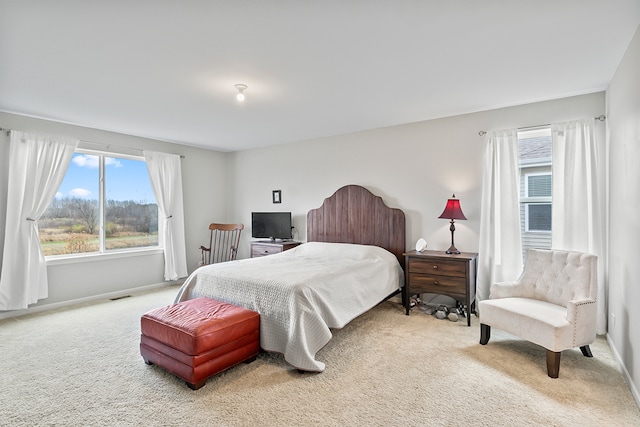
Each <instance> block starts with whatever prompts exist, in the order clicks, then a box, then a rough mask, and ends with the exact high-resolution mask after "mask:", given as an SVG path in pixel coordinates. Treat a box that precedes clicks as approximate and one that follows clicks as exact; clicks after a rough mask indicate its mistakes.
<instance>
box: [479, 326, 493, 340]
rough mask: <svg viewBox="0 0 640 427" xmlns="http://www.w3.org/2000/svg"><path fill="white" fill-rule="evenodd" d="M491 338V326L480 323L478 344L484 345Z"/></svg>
mask: <svg viewBox="0 0 640 427" xmlns="http://www.w3.org/2000/svg"><path fill="white" fill-rule="evenodd" d="M490 338H491V326H489V325H485V324H484V323H481V324H480V344H482V345H485V344H486V343H488V342H489V339H490Z"/></svg>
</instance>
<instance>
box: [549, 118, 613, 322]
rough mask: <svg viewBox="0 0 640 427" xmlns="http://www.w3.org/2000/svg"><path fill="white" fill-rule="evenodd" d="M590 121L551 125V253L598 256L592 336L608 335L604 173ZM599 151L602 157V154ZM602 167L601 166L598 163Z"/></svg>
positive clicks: (592, 122) (592, 120)
mask: <svg viewBox="0 0 640 427" xmlns="http://www.w3.org/2000/svg"><path fill="white" fill-rule="evenodd" d="M594 128H595V121H594V119H585V120H576V121H571V122H566V123H556V124H552V126H551V141H552V153H553V154H552V156H553V164H552V174H553V190H552V196H553V213H552V219H551V228H552V235H551V242H552V246H553V248H554V249H565V250H571V251H579V252H587V253H591V254H594V255H596V256H597V257H598V319H597V326H596V331H597V333H598V334H604V333H606V321H607V316H606V301H605V281H604V277H605V265H606V263H605V255H606V254H605V249H604V231H605V225H604V220H605V214H606V213H605V206H604V201H605V200H604V193H603V189H604V185H605V179H606V177H605V173H604V169H603V168H601V167H600V164H599V162H598V159H599V155H598V153H599V149H598V146H597V141H596V137H595V131H594ZM603 151H604V149H603V150H600V152H603ZM601 163H603V162H601Z"/></svg>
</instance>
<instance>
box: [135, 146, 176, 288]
mask: <svg viewBox="0 0 640 427" xmlns="http://www.w3.org/2000/svg"><path fill="white" fill-rule="evenodd" d="M144 158H145V160H146V162H147V169H148V171H149V178H150V179H151V187H152V188H153V193H154V195H155V196H156V201H157V202H158V237H159V240H160V243H161V244H162V245H163V247H164V279H165V280H176V279H179V278H181V277H186V276H187V253H186V244H185V234H184V208H183V200H182V168H181V166H180V156H177V155H175V154H167V153H159V152H154V151H144Z"/></svg>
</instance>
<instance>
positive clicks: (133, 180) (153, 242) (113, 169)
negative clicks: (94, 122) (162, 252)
mask: <svg viewBox="0 0 640 427" xmlns="http://www.w3.org/2000/svg"><path fill="white" fill-rule="evenodd" d="M104 174H105V195H106V196H105V198H106V205H105V249H106V250H115V249H126V248H139V247H145V246H157V245H158V206H157V204H156V199H155V197H154V195H153V190H152V189H151V183H150V181H149V174H148V173H147V165H146V163H145V162H144V161H141V160H130V159H124V158H114V157H105V172H104Z"/></svg>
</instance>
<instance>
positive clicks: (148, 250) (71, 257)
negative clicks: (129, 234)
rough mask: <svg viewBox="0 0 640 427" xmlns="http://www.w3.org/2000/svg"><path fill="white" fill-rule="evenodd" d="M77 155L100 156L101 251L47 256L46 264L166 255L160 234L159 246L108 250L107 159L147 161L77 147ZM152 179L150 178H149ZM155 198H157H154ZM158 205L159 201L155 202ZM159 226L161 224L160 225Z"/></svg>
mask: <svg viewBox="0 0 640 427" xmlns="http://www.w3.org/2000/svg"><path fill="white" fill-rule="evenodd" d="M76 154H84V155H90V156H98V159H99V166H98V170H99V172H98V188H99V191H98V193H99V195H98V209H99V213H98V215H99V220H100V224H99V227H98V228H99V232H98V241H99V250H98V251H94V252H80V253H72V254H59V255H45V256H44V258H45V262H46V264H47V265H61V264H71V263H76V262H87V261H95V260H98V259H99V260H106V259H116V258H123V257H130V256H147V255H153V254H162V253H164V248H163V245H162V242H161V241H160V240H161V239H160V234H159V233H158V244H157V245H154V246H141V247H132V248H120V249H108V250H107V249H106V231H105V221H106V200H105V195H106V185H107V184H106V182H105V181H106V179H105V158H106V157H109V158H117V159H125V160H135V161H142V162H144V163H145V165H146V159H145V158H144V156H141V155H134V154H126V153H120V152H114V151H104V150H96V149H92V148H85V147H77V148H76V149H75V151H74V152H73V155H74V156H75V155H76ZM149 179H150V178H149ZM154 198H155V197H154ZM155 202H156V205H157V200H155ZM158 226H159V224H158Z"/></svg>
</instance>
